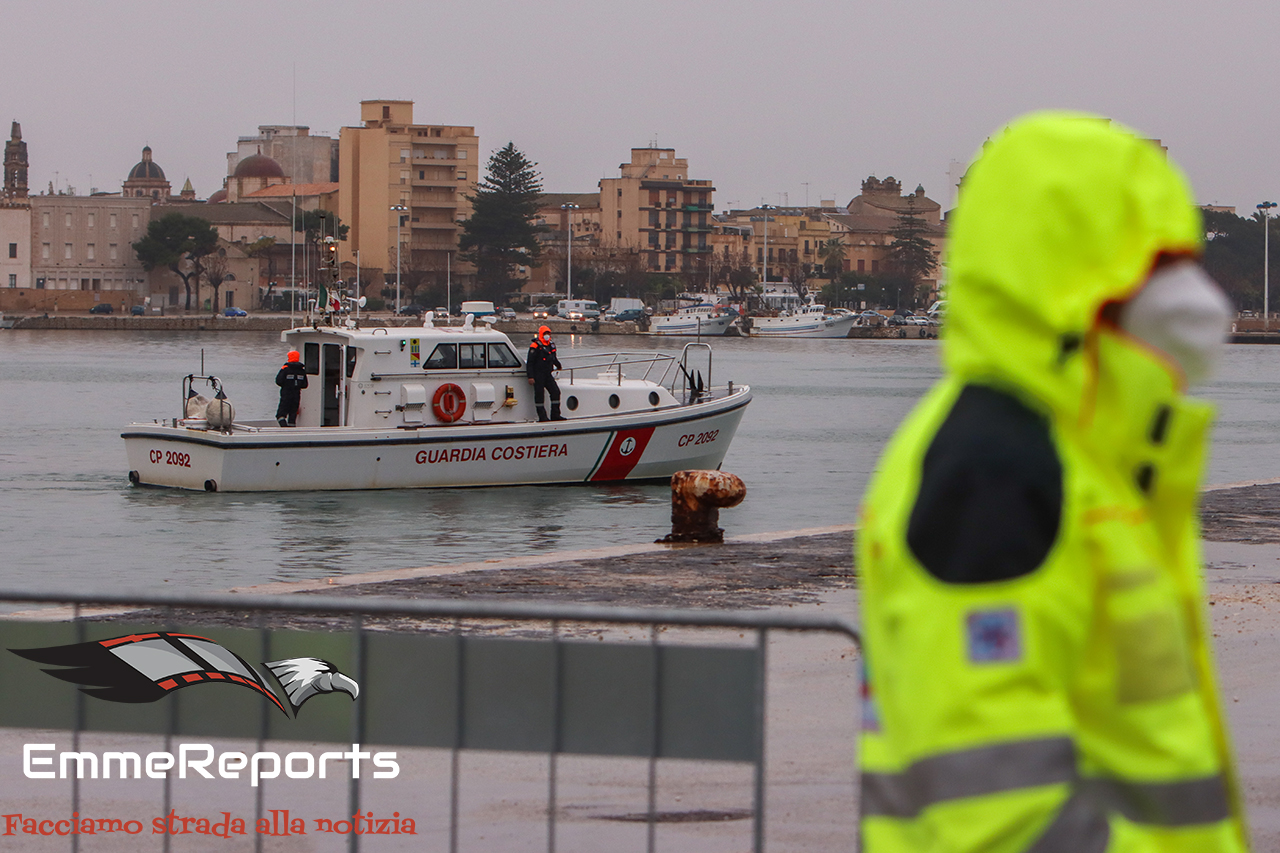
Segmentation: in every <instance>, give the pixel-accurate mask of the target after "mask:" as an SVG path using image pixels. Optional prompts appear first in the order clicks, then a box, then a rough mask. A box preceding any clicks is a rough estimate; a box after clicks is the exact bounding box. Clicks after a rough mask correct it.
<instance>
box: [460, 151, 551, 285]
mask: <svg viewBox="0 0 1280 853" xmlns="http://www.w3.org/2000/svg"><path fill="white" fill-rule="evenodd" d="M537 165H538V164H537V163H534V162H532V161H530V160H529V159H528V158H527V157H525V156H524V154H523V153H521V152H520V150H519V149H517V148H516V147H515V144H514V143H511V142H508V143H507V145H506V147H505V148H502V149H500V150H498V151H495V152H494V153H493V156H492V157H490V158H489V165H488V175H486V177H485V179H484V181H482V182H481V183H480V184H479V185H477V187H476V194H475V195H473V196H470V197H469V200H470V201H471V204H472V214H471V218H470V219H468V220H466V221H465V222H464V223H462V238H461V240H460V242H459V248H460V249H461V250H462V257H463V258H464V259H465V260H468V261H470V262H471V263H473V264H475V266H476V284H477V286H478V289H479V290H480V292H481V293H482V294H483V295H486V296H488V297H490V298H494V299H500V298H501V297H502V296H503V295H504V294H505V293H506V292H507V291H509V290H511V289H512V283H513V278H514V276H513V268H514V267H516V266H533V265H536V264H537V262H538V259H539V257H540V256H541V248H540V246H539V244H538V240H537V236H536V229H535V227H534V225H533V219H534V216H535V215H536V214H537V212H538V199H539V198H540V197H541V195H542V177H541V176H540V175H539V174H538V171H537V169H535V168H534V167H535V166H537Z"/></svg>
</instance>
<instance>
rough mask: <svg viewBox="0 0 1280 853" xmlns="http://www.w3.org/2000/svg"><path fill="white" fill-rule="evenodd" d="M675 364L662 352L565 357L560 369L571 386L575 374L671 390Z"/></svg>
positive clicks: (668, 355)
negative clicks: (612, 377) (640, 382)
mask: <svg viewBox="0 0 1280 853" xmlns="http://www.w3.org/2000/svg"><path fill="white" fill-rule="evenodd" d="M675 360H676V358H675V356H673V355H671V354H669V353H665V352H615V353H583V354H582V355H567V356H564V357H563V358H562V359H561V364H562V368H561V369H562V370H564V371H565V372H567V373H568V374H569V382H571V383H572V382H573V380H574V376H575V375H576V374H578V373H582V374H590V375H591V377H592V378H595V377H598V376H599V375H600V374H603V373H613V374H614V375H615V376H616V377H617V381H618V384H619V385H621V384H622V380H623V379H628V378H630V379H641V380H644V381H648V382H653V383H656V384H658V385H668V386H671V385H674V382H675V377H674V376H672V375H671V374H672V371H673V369H674V366H675ZM669 379H670V382H668V380H669ZM672 393H674V391H673V392H672Z"/></svg>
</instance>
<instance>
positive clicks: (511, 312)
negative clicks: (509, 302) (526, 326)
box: [497, 308, 516, 320]
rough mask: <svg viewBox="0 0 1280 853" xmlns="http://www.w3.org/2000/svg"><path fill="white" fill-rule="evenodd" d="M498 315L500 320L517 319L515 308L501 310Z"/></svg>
mask: <svg viewBox="0 0 1280 853" xmlns="http://www.w3.org/2000/svg"><path fill="white" fill-rule="evenodd" d="M497 314H498V319H499V320H514V319H515V318H516V312H515V309H513V308H499V309H498V310H497Z"/></svg>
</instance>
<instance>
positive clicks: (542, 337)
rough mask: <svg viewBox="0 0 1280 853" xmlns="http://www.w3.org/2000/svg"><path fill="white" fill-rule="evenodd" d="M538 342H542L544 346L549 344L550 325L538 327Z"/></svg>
mask: <svg viewBox="0 0 1280 853" xmlns="http://www.w3.org/2000/svg"><path fill="white" fill-rule="evenodd" d="M538 343H540V344H542V345H543V346H544V347H545V346H551V327H550V326H539V327H538Z"/></svg>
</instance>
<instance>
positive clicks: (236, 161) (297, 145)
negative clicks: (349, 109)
mask: <svg viewBox="0 0 1280 853" xmlns="http://www.w3.org/2000/svg"><path fill="white" fill-rule="evenodd" d="M255 154H261V155H263V156H264V157H270V158H271V159H272V160H274V161H276V162H277V163H279V164H280V167H281V169H283V174H284V175H285V176H287V177H288V178H289V180H290V181H292V182H293V183H297V184H316V183H328V182H330V181H335V182H336V181H337V180H338V140H336V139H334V138H332V137H330V136H325V135H323V134H320V135H317V136H312V135H311V128H309V127H304V126H294V125H281V124H262V125H258V135H257V136H242V137H240V138H239V139H237V140H236V150H235V151H232V152H230V153H228V154H227V176H228V177H231V176H232V175H234V174H235V173H236V167H237V166H239V165H240V161H241V160H245V159H248V158H249V157H252V156H254V155H255Z"/></svg>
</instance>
